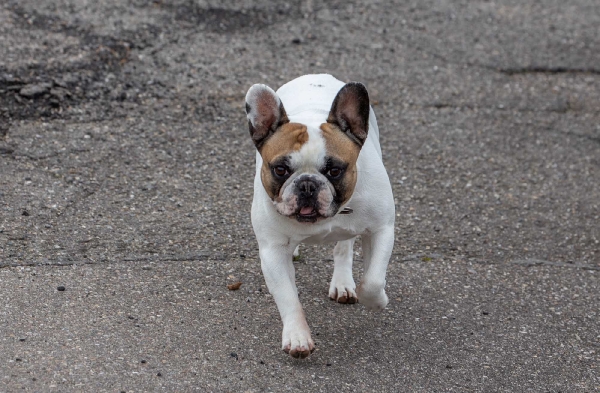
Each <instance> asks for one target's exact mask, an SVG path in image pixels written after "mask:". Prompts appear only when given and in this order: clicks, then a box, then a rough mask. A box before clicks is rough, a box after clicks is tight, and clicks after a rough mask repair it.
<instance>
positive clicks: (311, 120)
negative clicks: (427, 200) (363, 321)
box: [252, 75, 395, 355]
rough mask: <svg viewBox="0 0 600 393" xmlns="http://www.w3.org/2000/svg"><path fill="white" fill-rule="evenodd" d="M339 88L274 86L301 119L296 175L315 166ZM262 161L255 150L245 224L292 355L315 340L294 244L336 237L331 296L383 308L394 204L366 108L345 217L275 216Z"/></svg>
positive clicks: (312, 79)
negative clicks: (357, 273) (304, 135)
mask: <svg viewBox="0 0 600 393" xmlns="http://www.w3.org/2000/svg"><path fill="white" fill-rule="evenodd" d="M343 86H344V83H343V82H341V81H339V80H337V79H335V78H334V77H332V76H331V75H305V76H302V77H300V78H297V79H294V80H293V81H291V82H288V83H286V84H285V85H283V86H282V87H281V88H280V89H279V90H278V91H277V96H278V97H279V98H280V99H281V102H282V103H283V106H284V108H285V110H286V112H287V115H288V118H289V119H290V121H292V122H297V123H302V124H305V125H306V126H307V129H308V132H309V139H308V142H307V143H305V144H304V146H303V147H302V148H301V149H300V151H298V152H297V153H294V155H293V158H292V164H293V165H294V166H296V165H297V167H296V168H298V167H299V168H301V172H302V171H304V170H306V171H308V172H311V171H312V173H315V170H314V168H315V167H318V166H319V165H318V164H319V163H320V162H322V160H323V158H324V157H325V153H326V151H325V143H324V141H323V137H322V136H321V131H320V129H319V126H320V125H321V124H322V123H324V122H326V119H327V115H328V114H329V110H330V108H331V104H332V102H333V99H334V98H335V96H336V94H337V93H338V91H339V90H340V89H341V88H342V87H343ZM261 166H262V158H261V156H260V154H259V153H257V155H256V177H255V180H254V199H253V202H252V226H253V228H254V232H255V234H256V238H257V240H258V244H259V250H260V258H261V266H262V270H263V274H264V276H265V281H266V283H267V286H268V287H269V291H270V292H271V294H272V295H273V298H274V300H275V302H276V303H277V307H278V309H279V312H280V314H281V319H282V321H283V333H282V347H283V349H284V350H286V351H289V352H290V353H291V354H292V355H298V354H303V355H305V354H306V355H307V354H308V353H309V352H308V351H310V350H312V349H313V347H314V344H313V342H312V339H311V337H310V330H309V328H308V324H307V323H306V319H305V318H304V312H303V311H302V306H301V305H300V301H299V299H298V293H297V289H296V283H295V273H294V266H293V263H292V257H293V254H294V251H295V249H296V247H297V246H298V245H299V244H300V243H326V242H340V243H338V246H336V249H335V251H334V260H335V268H334V273H333V278H332V281H331V285H330V292H329V293H330V296H332V297H334V296H335V297H336V298H337V299H340V298H342V296H348V297H350V296H354V297H356V296H358V298H359V301H360V303H361V304H363V305H364V306H366V307H367V308H370V309H383V308H384V307H385V306H386V304H387V301H388V299H387V296H386V294H385V275H386V269H387V264H388V262H389V259H390V256H391V253H392V248H393V246H394V218H395V207H394V198H393V195H392V188H391V185H390V181H389V178H388V175H387V172H386V170H385V167H384V166H383V162H382V160H381V148H380V146H379V129H378V127H377V121H376V119H375V114H374V112H373V110H372V109H371V110H370V115H369V133H368V137H367V139H366V141H365V143H364V145H363V147H362V149H361V152H360V154H359V157H358V161H357V164H356V166H357V171H358V178H357V182H356V187H355V190H354V194H353V195H352V197H351V199H350V201H349V202H348V203H346V205H345V206H342V207H340V210H341V209H342V208H343V207H349V208H351V209H352V210H353V213H352V214H348V215H340V214H338V215H336V216H334V217H331V218H328V219H325V220H322V221H318V222H316V223H299V222H297V221H296V220H294V219H291V218H288V217H284V216H282V215H281V214H280V213H278V208H277V206H275V205H274V204H273V202H272V201H271V199H270V198H269V196H268V195H267V193H266V191H265V189H264V188H263V185H262V181H261V178H260V168H261ZM321 176H322V175H321ZM322 197H323V198H325V196H322ZM358 235H362V244H363V259H364V263H365V273H364V275H363V277H362V279H361V282H360V285H359V287H358V288H356V286H355V284H354V280H353V278H352V244H353V242H354V238H355V237H356V236H358ZM343 293H345V295H343Z"/></svg>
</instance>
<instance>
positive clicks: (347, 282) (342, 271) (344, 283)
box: [329, 238, 358, 304]
mask: <svg viewBox="0 0 600 393" xmlns="http://www.w3.org/2000/svg"><path fill="white" fill-rule="evenodd" d="M355 240H356V238H352V239H350V240H344V241H341V242H337V244H336V245H335V248H334V249H333V264H334V267H333V277H332V278H331V284H329V298H330V299H331V300H335V301H337V302H338V303H350V304H351V303H356V302H357V299H358V297H357V296H356V284H355V283H354V278H352V257H353V255H352V254H353V249H354V241H355Z"/></svg>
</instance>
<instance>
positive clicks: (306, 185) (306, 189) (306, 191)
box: [298, 179, 317, 198]
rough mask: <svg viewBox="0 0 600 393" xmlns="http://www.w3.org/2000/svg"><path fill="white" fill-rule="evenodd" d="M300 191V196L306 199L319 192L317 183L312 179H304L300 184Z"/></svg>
mask: <svg viewBox="0 0 600 393" xmlns="http://www.w3.org/2000/svg"><path fill="white" fill-rule="evenodd" d="M298 190H299V191H300V195H301V196H303V197H305V198H310V197H312V196H313V195H314V194H315V192H316V191H317V183H315V182H314V181H313V180H311V179H303V180H300V182H299V183H298Z"/></svg>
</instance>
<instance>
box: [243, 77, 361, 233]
mask: <svg viewBox="0 0 600 393" xmlns="http://www.w3.org/2000/svg"><path fill="white" fill-rule="evenodd" d="M246 113H247V117H248V125H249V127H250V136H251V137H252V141H253V142H254V144H255V145H256V148H257V149H258V151H259V153H260V155H261V156H262V160H263V164H262V168H260V174H261V180H262V184H263V187H264V188H265V190H266V192H267V194H268V195H269V197H270V198H271V200H272V201H273V203H274V205H275V207H276V209H277V211H278V212H279V213H280V214H282V215H284V216H287V217H289V218H292V219H295V220H297V221H299V222H316V221H318V220H321V219H326V218H328V217H333V216H334V215H335V214H337V213H338V210H339V209H340V207H341V206H343V205H344V204H345V203H346V202H347V201H348V200H349V199H350V197H351V196H352V194H353V192H354V187H355V185H356V178H357V172H356V161H357V159H358V154H359V153H360V149H361V147H362V145H363V144H364V142H365V140H366V139H367V132H368V124H369V95H368V93H367V89H366V88H365V86H364V85H362V84H361V83H354V82H353V83H348V84H346V85H344V87H342V89H341V90H340V91H339V92H338V94H337V96H336V97H335V99H334V100H333V104H332V105H331V109H330V111H329V116H328V117H327V120H326V122H324V123H322V124H320V125H318V126H315V125H307V124H301V123H292V122H290V120H289V119H288V116H287V114H286V112H285V108H284V107H283V104H282V102H281V100H280V99H279V97H278V96H277V94H276V93H275V92H274V91H273V90H272V89H271V88H269V87H268V86H265V85H254V86H252V87H251V88H250V90H248V94H247V95H246Z"/></svg>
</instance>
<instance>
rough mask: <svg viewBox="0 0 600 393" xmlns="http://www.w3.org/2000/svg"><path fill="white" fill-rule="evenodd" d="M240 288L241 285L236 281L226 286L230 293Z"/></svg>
mask: <svg viewBox="0 0 600 393" xmlns="http://www.w3.org/2000/svg"><path fill="white" fill-rule="evenodd" d="M241 286H242V283H241V282H239V281H238V282H236V283H234V284H229V285H227V289H229V290H230V291H237V290H238V289H240V287H241Z"/></svg>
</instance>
